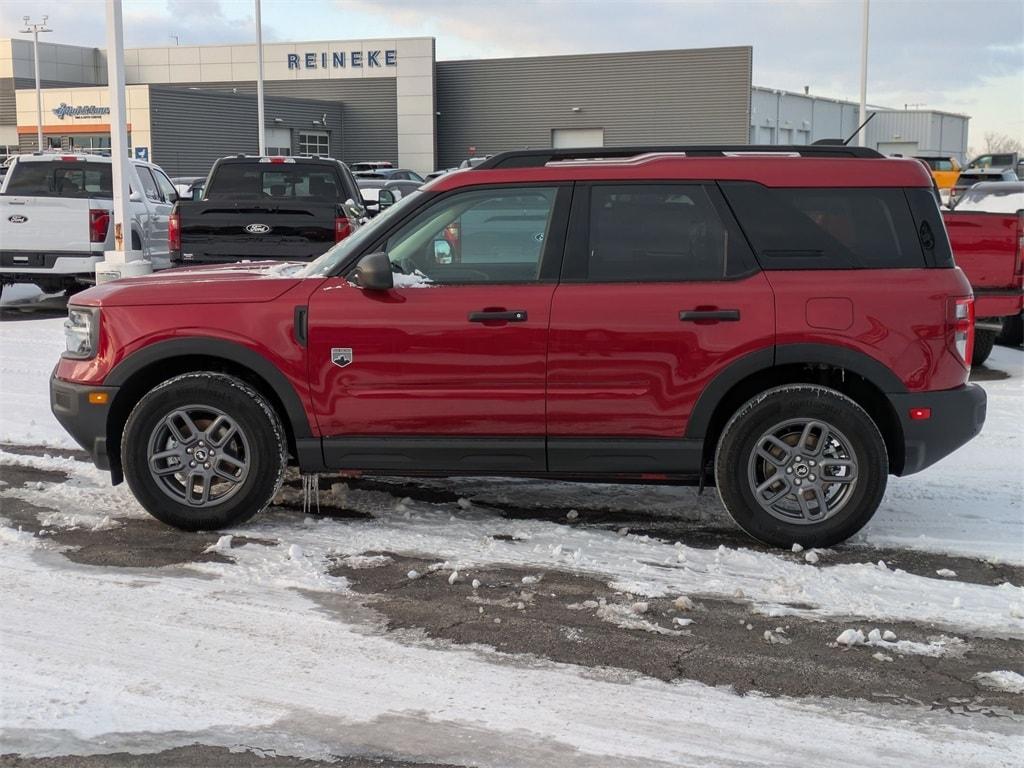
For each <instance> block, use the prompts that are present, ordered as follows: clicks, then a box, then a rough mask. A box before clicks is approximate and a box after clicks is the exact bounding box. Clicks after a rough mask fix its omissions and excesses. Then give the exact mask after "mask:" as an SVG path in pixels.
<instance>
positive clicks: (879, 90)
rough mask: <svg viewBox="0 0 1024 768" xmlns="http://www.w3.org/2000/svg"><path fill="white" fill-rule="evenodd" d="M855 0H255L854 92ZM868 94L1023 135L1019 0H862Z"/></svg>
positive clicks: (827, 91) (236, 16)
mask: <svg viewBox="0 0 1024 768" xmlns="http://www.w3.org/2000/svg"><path fill="white" fill-rule="evenodd" d="M104 7H105V4H104V2H103V0H2V2H0V37H13V36H15V35H17V31H18V29H19V28H20V25H21V17H22V16H24V15H31V16H38V15H40V14H42V13H49V15H50V25H51V26H52V27H53V28H54V30H55V31H54V32H53V33H51V34H48V35H46V39H47V40H50V41H53V42H63V43H73V44H79V45H95V46H103V45H104V26H103V25H104ZM124 13H125V40H126V44H127V45H129V46H144V45H170V44H173V42H174V41H173V39H172V37H171V36H172V35H177V37H178V41H179V42H180V44H181V45H189V44H197V43H226V42H236V41H249V40H251V39H252V37H253V4H252V2H251V0H124ZM860 13H861V3H860V0H818V1H814V2H812V1H810V0H784V1H780V2H770V1H769V0H761V1H757V0H720V1H719V2H712V1H709V0H704V1H701V0H676V1H674V2H665V1H662V0H652V1H650V2H646V1H644V0H632V1H630V0H600V1H595V0H263V26H264V38H265V40H267V41H271V40H280V41H284V40H315V39H339V40H344V39H357V38H362V37H409V36H418V35H429V36H433V37H436V38H437V56H438V58H439V59H461V58H480V57H501V56H529V55H536V54H558V53H590V52H602V51H634V50H650V49H663V48H691V47H702V46H718V45H751V46H753V49H754V78H753V79H754V84H755V85H760V86H766V87H772V88H782V89H786V90H793V91H800V90H803V88H804V86H810V88H811V92H812V93H817V94H820V95H824V96H832V97H838V98H851V99H856V98H857V95H858V87H859V86H858V77H859V66H860ZM868 99H869V101H870V102H871V103H872V104H879V105H884V106H891V107H902V106H903V105H905V104H915V105H919V104H923V105H926V106H927V107H928V108H932V109H942V110H948V111H952V112H961V113H966V114H969V115H971V116H972V118H973V119H972V121H971V137H970V143H971V145H972V146H974V147H976V148H980V146H981V145H982V143H983V140H984V139H983V137H984V134H985V133H987V132H990V131H991V132H999V133H1005V134H1009V135H1011V136H1015V137H1017V138H1024V3H1022V2H1021V1H1020V0H990V1H983V0H872V2H871V52H870V57H869V86H868Z"/></svg>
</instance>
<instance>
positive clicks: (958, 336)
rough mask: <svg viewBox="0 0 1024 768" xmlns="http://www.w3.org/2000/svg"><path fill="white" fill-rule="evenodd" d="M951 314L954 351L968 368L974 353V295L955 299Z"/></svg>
mask: <svg viewBox="0 0 1024 768" xmlns="http://www.w3.org/2000/svg"><path fill="white" fill-rule="evenodd" d="M954 307H955V309H954V315H953V339H954V342H955V344H956V353H957V354H958V355H960V359H961V360H963V362H964V365H965V366H966V367H967V368H968V369H970V367H971V357H972V356H973V355H974V297H973V296H971V297H968V298H966V299H956V300H955V304H954Z"/></svg>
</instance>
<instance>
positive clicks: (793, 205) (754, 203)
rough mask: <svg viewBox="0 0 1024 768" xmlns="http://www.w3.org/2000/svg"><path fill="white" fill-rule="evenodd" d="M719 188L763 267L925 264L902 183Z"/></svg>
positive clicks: (731, 185) (746, 184)
mask: <svg viewBox="0 0 1024 768" xmlns="http://www.w3.org/2000/svg"><path fill="white" fill-rule="evenodd" d="M721 187H722V190H723V191H724V192H725V196H726V198H727V199H728V200H729V204H730V205H731V206H732V208H733V211H735V213H736V217H737V218H738V219H739V222H740V226H741V227H743V230H744V231H745V232H746V234H747V237H748V238H749V239H750V242H751V245H753V247H754V251H755V252H756V253H757V257H758V260H759V261H760V262H761V266H762V267H763V268H764V269H900V268H907V269H909V268H914V267H923V266H925V260H924V254H923V253H922V249H921V244H920V242H919V239H918V235H917V228H916V226H915V223H914V219H913V217H912V216H911V214H910V209H909V206H908V204H907V198H906V196H905V195H904V193H903V190H902V189H849V188H844V189H839V188H828V189H817V188H812V189H796V188H793V189H790V188H769V187H764V186H762V185H760V184H755V183H751V182H728V183H723V184H722V185H721ZM929 194H930V193H929Z"/></svg>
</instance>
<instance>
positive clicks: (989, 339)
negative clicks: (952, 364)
mask: <svg viewBox="0 0 1024 768" xmlns="http://www.w3.org/2000/svg"><path fill="white" fill-rule="evenodd" d="M998 335H999V334H998V333H996V332H995V331H979V330H977V329H975V330H974V352H973V353H972V354H971V365H972V366H974V365H981V364H982V363H984V362H985V361H986V360H988V356H989V355H991V354H992V347H993V346H994V345H995V343H996V336H998Z"/></svg>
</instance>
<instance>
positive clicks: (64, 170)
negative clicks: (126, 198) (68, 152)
mask: <svg viewBox="0 0 1024 768" xmlns="http://www.w3.org/2000/svg"><path fill="white" fill-rule="evenodd" d="M110 168H111V166H110V164H109V163H75V162H67V161H64V160H55V161H54V162H51V163H48V162H28V163H17V164H15V166H14V168H13V169H12V170H11V171H10V174H11V178H10V180H9V181H8V182H7V194H9V195H25V196H32V197H113V196H114V185H113V182H112V180H111V179H112V174H111V170H110Z"/></svg>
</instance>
